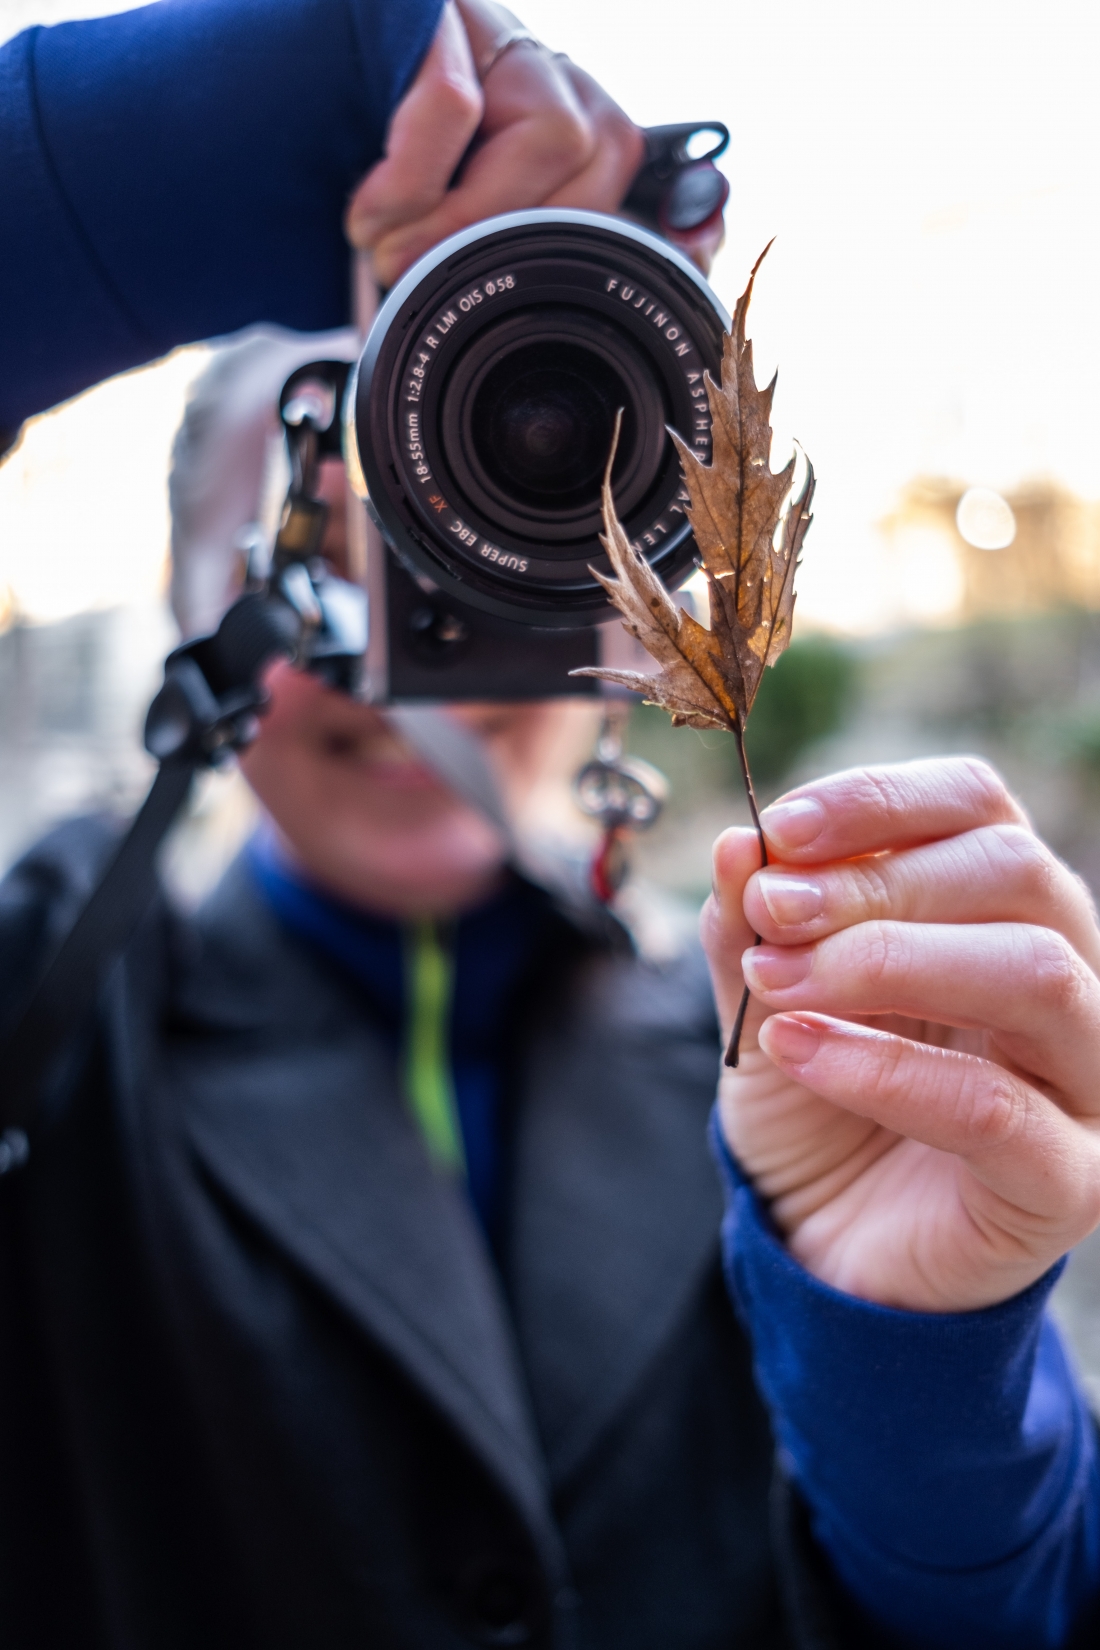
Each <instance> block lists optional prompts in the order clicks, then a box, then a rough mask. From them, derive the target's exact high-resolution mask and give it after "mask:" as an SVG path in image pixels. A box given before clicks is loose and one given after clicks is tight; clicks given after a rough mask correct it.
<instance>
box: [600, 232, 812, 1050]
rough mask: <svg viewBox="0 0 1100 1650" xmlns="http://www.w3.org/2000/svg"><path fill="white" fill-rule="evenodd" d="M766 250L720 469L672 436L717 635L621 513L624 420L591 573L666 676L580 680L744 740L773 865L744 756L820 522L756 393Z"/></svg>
mask: <svg viewBox="0 0 1100 1650" xmlns="http://www.w3.org/2000/svg"><path fill="white" fill-rule="evenodd" d="M767 250H768V249H767V247H765V249H764V251H763V252H762V253H761V255H760V257H759V258H758V259H757V261H756V263H755V265H754V266H753V270H752V274H751V275H750V277H749V284H748V286H747V287H746V288H745V291H744V292H743V293H742V295H741V298H740V300H739V301H738V304H737V309H736V311H735V313H734V318H733V331H732V333H731V334H727V336H726V340H725V346H724V349H723V352H722V383H721V387H719V386H718V385H717V384H715V383H714V381H713V379H712V378H711V377H710V374H709V373H708V374H707V375H706V379H705V383H706V391H707V398H708V401H709V403H710V413H711V431H712V436H711V463H710V464H709V465H706V464H703V463H702V462H701V460H700V459H698V458H697V457H696V456H695V454H694V453H693V452H692V451H691V449H690V448H689V447H688V446H687V445H686V444H685V443H684V442H683V441H682V440H681V438H680V437H679V436H678V435H677V434H676V432H675V431H674V430H673V431H671V432H670V433H671V435H672V439H673V441H675V443H676V447H677V451H678V452H679V454H680V464H681V467H682V469H683V474H684V481H685V483H686V485H687V488H688V492H689V494H690V498H691V504H690V506H689V509H688V512H687V514H688V520H689V521H690V523H691V528H692V531H693V533H694V535H695V542H696V544H697V545H698V547H699V552H700V555H701V557H702V565H703V571H704V573H705V574H706V579H707V585H708V588H709V592H710V620H711V628H710V629H709V630H708V629H706V628H705V627H704V626H703V625H701V624H699V623H698V622H697V620H695V619H694V618H692V617H691V615H690V614H688V613H685V612H684V611H683V609H682V608H680V607H677V605H676V604H675V602H673V600H672V598H671V597H670V595H669V593H668V591H667V590H666V589H665V587H664V585H663V584H662V583H661V580H660V579H659V578H658V576H657V574H656V573H654V571H653V569H652V568H651V567H650V565H649V563H648V562H647V561H646V560H645V558H644V556H643V555H642V554H641V552H640V551H639V550H638V549H636V548H635V546H634V545H633V544H631V542H630V540H629V539H628V538H627V536H626V533H625V531H624V529H623V526H622V523H621V522H620V521H619V518H618V516H617V515H616V513H615V504H614V500H613V498H612V494H611V463H612V460H613V458H614V456H615V446H616V445H617V443H618V434H619V425H618V421H617V422H616V426H615V442H614V443H613V445H612V451H611V457H610V458H609V459H608V464H607V472H606V474H605V477H604V487H603V518H604V530H605V537H604V538H603V541H602V542H603V545H604V548H605V549H606V551H607V554H608V556H609V558H610V560H611V565H612V568H613V569H614V572H615V575H616V576H615V577H614V578H607V577H605V576H604V575H602V574H601V573H598V572H596V570H595V569H593V570H592V571H593V573H594V574H595V577H596V578H597V579H599V581H600V583H601V584H602V585H603V587H604V589H605V590H606V591H607V594H608V596H609V597H610V599H611V601H612V602H613V603H614V604H615V606H616V607H617V608H618V609H619V611H620V613H622V615H623V623H624V625H625V626H626V628H627V630H628V631H629V632H630V634H631V635H632V636H634V637H635V638H636V639H637V640H638V641H639V642H641V644H642V646H643V647H644V648H645V649H646V650H647V652H649V653H650V654H652V656H653V658H654V659H655V660H656V661H657V663H658V664H659V666H660V667H661V668H660V672H659V673H658V674H656V675H653V676H643V675H640V674H639V673H637V672H635V671H623V670H604V669H589V670H585V671H576V672H574V674H575V675H587V676H600V677H602V678H603V679H604V680H606V681H611V682H617V683H618V684H619V685H621V686H623V687H627V688H632V689H633V690H634V691H635V692H638V693H642V694H644V695H645V698H646V700H647V702H649V703H651V704H656V705H660V706H661V707H662V708H663V709H664V710H667V711H668V712H669V714H670V715H671V717H672V720H673V724H674V725H675V726H688V727H696V728H713V727H718V728H726V729H728V731H729V732H731V733H732V734H733V735H734V737H735V739H736V740H737V752H738V757H739V759H740V763H741V772H742V774H743V775H744V780H745V790H746V793H747V795H748V799H749V808H750V810H751V813H752V819H753V824H754V825H755V826H756V831H757V835H758V836H759V838H760V854H761V860H762V862H763V863H764V864H765V865H766V864H767V848H766V846H765V843H764V834H763V832H762V830H761V829H760V819H759V815H758V813H757V807H756V798H755V796H754V794H753V788H752V777H751V775H750V773H749V767H748V762H747V759H746V757H745V737H744V736H745V723H746V721H747V719H748V715H749V712H750V711H751V709H752V705H753V701H754V699H755V698H756V693H757V689H758V688H759V686H760V679H761V677H762V675H763V673H764V667H765V665H773V664H774V663H775V661H776V659H778V657H779V655H780V654H781V653H782V652H783V650H784V648H786V646H787V644H788V643H789V642H790V639H791V625H792V621H793V616H794V599H795V591H794V575H795V569H796V567H797V565H798V560H799V555H800V553H801V549H802V541H803V539H804V538H805V536H806V529H807V528H808V527H809V525H810V521H811V519H812V518H811V516H810V505H811V503H812V500H813V493H814V472H813V466H812V465H811V464H810V463H809V461H808V460H807V462H806V474H805V479H804V481H803V484H802V486H801V488H800V489H799V492H798V495H797V497H796V496H795V495H794V494H793V492H792V483H793V480H794V473H795V462H796V461H795V459H794V458H792V459H791V460H790V462H789V463H788V464H786V465H785V466H784V468H783V469H782V470H780V471H779V473H778V474H775V475H773V473H772V470H771V464H770V455H771V440H772V429H771V405H772V396H773V394H774V392H775V379H774V378H773V379H772V381H771V383H770V384H769V385H768V386H767V388H766V389H764V390H760V389H758V388H757V384H756V377H755V375H754V372H753V364H752V344H751V342H750V341H749V340H747V339H746V337H745V317H746V315H747V313H748V308H749V302H750V300H751V298H752V288H753V281H754V280H755V278H756V271H757V270H758V269H759V267H760V264H761V263H762V261H763V259H764V257H765V256H766V254H767ZM747 1003H748V991H747V989H746V991H745V994H744V997H743V998H742V1002H741V1008H740V1012H739V1013H738V1016H737V1021H736V1024H735V1025H734V1028H733V1035H732V1036H731V1038H730V1046H729V1049H728V1051H727V1054H726V1062H727V1064H728V1065H733V1066H735V1065H736V1064H737V1053H738V1045H739V1043H740V1037H741V1026H742V1023H743V1021H744V1016H745V1008H746V1005H747Z"/></svg>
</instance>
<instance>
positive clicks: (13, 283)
mask: <svg viewBox="0 0 1100 1650" xmlns="http://www.w3.org/2000/svg"><path fill="white" fill-rule="evenodd" d="M440 3H441V0H159V4H157V5H150V6H143V7H141V8H140V9H138V10H136V11H130V12H125V13H123V14H122V15H120V16H117V17H104V18H97V19H93V20H91V21H87V22H77V23H63V24H59V25H58V26H57V27H55V28H37V29H30V30H28V31H26V32H25V33H24V34H21V35H17V36H16V37H15V38H14V39H13V40H10V41H8V42H7V44H6V45H5V46H4V47H3V48H0V224H2V225H3V231H2V239H3V256H2V257H0V428H6V429H14V428H16V427H17V426H18V425H19V424H20V423H21V422H22V420H23V419H24V418H26V417H27V416H28V415H29V414H30V413H32V412H36V411H39V410H41V409H42V408H44V407H47V406H51V405H53V404H54V403H56V402H57V401H60V400H63V399H64V398H65V397H67V396H69V395H72V394H74V393H76V391H78V390H81V389H83V388H85V387H86V386H87V385H89V384H91V383H95V382H96V381H97V380H99V379H100V378H103V377H105V376H107V375H109V374H111V373H115V372H119V371H122V370H124V369H125V368H128V367H132V366H136V365H137V364H139V363H140V362H142V361H147V360H150V359H151V358H153V357H155V356H157V355H160V354H163V353H164V352H165V351H166V350H168V349H171V348H172V347H173V346H175V345H176V344H180V343H185V342H189V341H191V340H194V339H198V338H209V337H214V336H217V335H219V334H222V333H226V332H232V331H235V330H236V329H237V328H238V327H242V326H245V325H247V324H249V323H251V322H257V321H274V322H280V323H282V324H283V325H286V326H290V327H298V328H302V329H307V330H310V329H316V328H326V327H332V326H338V325H340V324H342V323H343V322H344V321H345V320H346V319H347V318H348V306H349V298H348V294H349V279H348V249H347V244H346V242H345V240H344V237H343V232H342V227H341V220H342V215H343V211H344V207H345V205H346V202H347V199H348V196H349V194H350V192H351V191H352V189H353V187H354V185H355V184H356V182H357V181H358V179H359V178H360V177H361V176H362V175H363V173H364V172H366V171H367V170H368V168H369V167H370V166H371V165H372V164H373V163H374V162H375V161H376V160H377V159H378V158H379V155H380V154H381V152H382V145H383V141H384V137H385V132H386V126H387V123H388V120H389V116H390V113H391V111H392V110H393V108H394V105H395V104H396V103H397V101H398V100H399V99H400V97H401V95H402V94H403V92H404V90H405V88H406V87H407V85H408V83H409V81H410V79H411V78H412V76H413V74H414V73H415V70H416V68H417V66H418V65H419V62H420V60H421V58H422V57H423V55H424V52H425V50H426V49H427V46H428V44H429V43H430V41H431V38H432V35H433V33H434V31H435V26H436V22H437V18H438V13H439V9H440Z"/></svg>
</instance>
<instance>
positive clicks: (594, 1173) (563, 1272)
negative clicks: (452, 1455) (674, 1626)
mask: <svg viewBox="0 0 1100 1650" xmlns="http://www.w3.org/2000/svg"><path fill="white" fill-rule="evenodd" d="M718 1069H719V1042H718V1028H717V1025H716V1023H715V1020H714V1009H713V1004H712V999H711V995H710V989H709V984H708V982H707V978H706V970H705V966H704V965H703V963H702V959H701V956H700V955H699V954H698V952H697V950H696V949H695V948H694V947H693V948H692V949H691V951H689V953H688V954H687V955H686V956H682V957H681V958H679V959H678V960H677V961H676V962H674V963H669V964H666V965H656V964H653V965H649V964H645V963H642V962H639V961H637V960H634V959H630V960H626V959H623V958H621V957H618V958H616V957H608V956H606V955H604V956H599V955H596V956H590V957H589V959H588V961H587V962H586V964H585V965H584V966H582V968H581V969H580V970H578V971H577V972H576V973H575V974H574V976H573V977H572V979H571V980H570V982H569V985H568V988H567V990H566V992H565V993H564V994H562V995H561V996H560V997H559V998H558V1000H557V1001H554V1002H551V1003H549V1004H548V1005H547V1006H546V1007H545V1008H544V1009H543V1010H542V1011H541V1012H540V1014H539V1015H538V1017H537V1020H536V1023H535V1025H534V1026H533V1027H532V1036H531V1038H530V1041H529V1043H528V1045H527V1056H526V1060H525V1074H524V1082H523V1102H522V1106H521V1109H520V1113H519V1118H518V1133H517V1140H516V1150H515V1161H514V1178H513V1199H514V1202H513V1209H512V1218H511V1241H510V1244H509V1250H508V1268H507V1269H508V1283H509V1293H510V1295H511V1298H512V1305H513V1314H514V1320H515V1324H516V1331H517V1335H518V1339H519V1343H520V1347H521V1351H522V1355H523V1360H524V1365H525V1368H526V1370H527V1373H528V1380H529V1383H530V1387H531V1391H532V1397H533V1401H534V1404H535V1408H536V1412H537V1416H538V1421H539V1428H540V1432H541V1436H542V1441H543V1447H544V1449H545V1452H546V1457H547V1461H548V1465H549V1469H550V1473H551V1478H552V1482H553V1483H554V1486H555V1488H559V1487H561V1486H562V1485H563V1483H564V1482H565V1481H566V1480H567V1479H568V1478H569V1477H570V1476H571V1475H572V1474H573V1473H574V1472H575V1471H576V1469H577V1468H578V1467H579V1466H580V1465H581V1463H582V1462H583V1461H584V1459H585V1458H586V1457H587V1456H588V1454H589V1453H590V1452H591V1450H592V1449H593V1447H594V1446H595V1445H596V1443H597V1442H598V1441H599V1439H600V1438H601V1437H602V1436H603V1434H604V1433H605V1431H606V1429H607V1428H608V1427H609V1426H610V1425H611V1423H612V1422H613V1421H614V1420H615V1418H616V1417H617V1416H618V1415H619V1414H620V1413H621V1411H622V1409H623V1407H624V1405H625V1404H626V1402H627V1400H628V1399H629V1397H630V1396H631V1394H632V1393H633V1392H634V1391H635V1390H636V1388H637V1386H638V1384H639V1383H640V1381H641V1380H642V1379H643V1378H644V1375H645V1373H646V1371H647V1370H648V1369H649V1368H650V1367H652V1364H653V1362H654V1361H655V1359H656V1356H657V1354H658V1353H659V1351H660V1350H661V1348H662V1347H663V1346H664V1345H665V1344H666V1343H667V1341H668V1340H669V1338H670V1337H671V1336H673V1335H674V1334H675V1332H676V1329H677V1326H678V1324H679V1323H680V1322H681V1321H682V1320H683V1318H684V1317H685V1316H686V1314H687V1312H688V1309H689V1307H690V1305H691V1303H692V1301H693V1300H694V1299H695V1298H696V1297H697V1295H698V1292H699V1291H700V1289H701V1288H702V1286H703V1284H704V1281H705V1279H706V1278H707V1277H708V1276H709V1274H710V1271H711V1269H712V1267H713V1265H714V1263H715V1261H716V1258H717V1253H718V1238H719V1224H720V1221H721V1192H720V1188H719V1184H718V1179H717V1175H716V1172H715V1169H714V1166H713V1164H712V1162H711V1160H710V1157H709V1153H708V1150H707V1146H706V1122H707V1117H708V1114H709V1112H710V1108H711V1106H712V1104H713V1100H714V1092H715V1087H716V1083H717V1078H718Z"/></svg>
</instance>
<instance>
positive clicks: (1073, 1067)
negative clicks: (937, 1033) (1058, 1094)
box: [742, 922, 1100, 1114]
mask: <svg viewBox="0 0 1100 1650" xmlns="http://www.w3.org/2000/svg"><path fill="white" fill-rule="evenodd" d="M742 966H743V968H744V972H745V978H746V980H747V983H748V985H749V988H750V990H751V991H752V992H753V993H754V994H755V995H756V996H758V997H759V998H760V999H761V1000H762V1001H763V1002H765V1003H767V1004H768V1005H769V1006H770V1007H771V1008H772V1009H784V1010H790V1009H809V1010H815V1011H817V1012H818V1013H822V1014H837V1015H844V1016H848V1015H853V1014H858V1015H881V1014H891V1013H892V1014H901V1015H905V1016H906V1017H908V1018H911V1019H914V1020H926V1021H932V1022H934V1023H937V1024H941V1025H949V1026H958V1027H963V1028H974V1027H978V1028H982V1029H984V1030H987V1031H989V1032H992V1033H993V1034H994V1035H995V1036H996V1039H997V1042H998V1045H999V1046H1000V1047H1001V1048H1002V1049H1003V1050H1004V1052H1005V1054H1006V1056H1007V1057H1008V1058H1009V1059H1010V1060H1011V1061H1013V1062H1014V1063H1015V1064H1016V1065H1017V1066H1019V1067H1020V1068H1022V1069H1023V1070H1025V1071H1027V1072H1029V1073H1031V1074H1032V1075H1034V1076H1035V1077H1037V1078H1039V1079H1041V1080H1042V1081H1044V1082H1046V1083H1049V1084H1051V1085H1053V1086H1054V1087H1055V1088H1057V1089H1059V1090H1061V1091H1062V1092H1063V1094H1065V1095H1066V1096H1068V1097H1072V1104H1073V1106H1074V1109H1080V1110H1088V1111H1090V1112H1093V1113H1097V1114H1100V1090H1098V1089H1097V1085H1096V1080H1095V1078H1096V1063H1097V1051H1098V1050H1100V981H1098V980H1097V978H1096V976H1095V974H1094V973H1093V972H1092V970H1091V969H1090V968H1089V967H1088V965H1087V964H1086V963H1085V962H1083V961H1082V959H1081V958H1080V957H1079V956H1078V955H1077V952H1076V951H1075V950H1074V949H1073V947H1072V946H1071V945H1070V944H1069V942H1068V941H1067V940H1066V939H1065V938H1064V936H1063V935H1061V934H1057V933H1055V932H1054V931H1053V929H1049V928H1037V927H1032V926H1030V925H1028V924H1025V923H979V924H972V925H971V924H959V925H948V924H942V925H941V924H923V923H904V922H903V923H898V922H866V923H860V924H858V925H857V926H856V927H854V928H845V929H842V930H841V931H840V932H839V933H836V934H831V935H828V936H827V937H826V938H825V939H823V940H819V941H817V942H816V943H815V944H813V945H808V946H790V947H786V946H782V947H781V946H774V945H770V944H769V945H762V946H759V947H757V948H755V949H753V950H751V951H750V950H746V952H745V954H744V957H743V960H742Z"/></svg>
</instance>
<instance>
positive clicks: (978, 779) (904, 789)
mask: <svg viewBox="0 0 1100 1650" xmlns="http://www.w3.org/2000/svg"><path fill="white" fill-rule="evenodd" d="M1027 823H1028V821H1027V818H1026V816H1025V814H1024V812H1023V810H1022V808H1020V806H1019V804H1018V803H1017V802H1016V801H1015V800H1014V799H1013V797H1012V796H1010V794H1009V792H1008V790H1007V788H1006V786H1005V784H1004V782H1003V780H1002V779H1001V778H1000V776H999V775H998V774H997V773H995V772H994V770H993V769H992V768H991V767H990V766H989V764H988V763H987V762H983V761H982V760H981V759H980V758H978V757H972V756H952V757H937V758H934V759H932V760H922V761H919V762H905V763H899V764H898V765H896V766H893V767H879V768H850V769H848V770H847V771H846V772H844V773H836V774H832V775H830V777H829V778H827V779H819V780H815V781H814V782H813V783H812V784H810V785H802V786H800V787H799V788H798V790H795V791H789V792H788V793H787V795H786V796H782V797H780V798H779V800H778V801H777V802H773V803H772V804H771V805H770V806H769V807H767V808H765V809H764V811H763V813H762V815H761V824H762V825H763V827H764V833H765V835H766V837H767V839H768V843H769V847H770V848H772V849H773V851H774V855H775V857H776V858H777V859H783V860H787V861H790V862H791V863H793V864H798V865H805V864H811V863H814V864H822V863H825V862H827V861H829V860H838V859H851V858H853V857H855V856H856V855H858V854H875V853H882V852H884V851H885V850H887V849H897V848H907V847H914V846H916V845H917V844H918V843H921V842H932V841H935V840H936V839H938V838H940V837H947V836H957V835H958V834H959V833H960V832H962V831H972V830H974V829H976V828H977V827H978V826H981V825H998V824H1021V825H1025V826H1026V825H1027Z"/></svg>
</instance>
